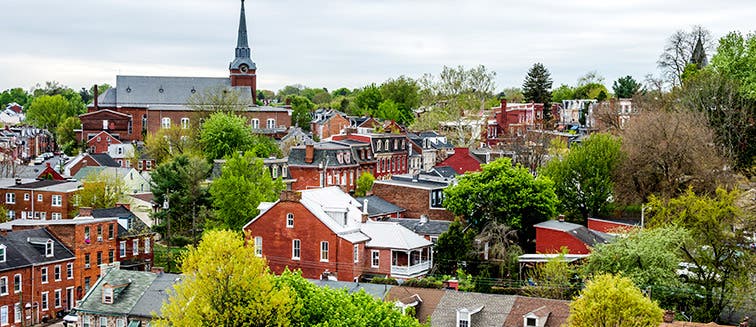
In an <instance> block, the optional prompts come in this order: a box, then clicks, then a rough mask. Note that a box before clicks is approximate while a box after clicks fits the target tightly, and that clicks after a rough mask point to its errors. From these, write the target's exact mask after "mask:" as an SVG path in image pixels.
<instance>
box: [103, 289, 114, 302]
mask: <svg viewBox="0 0 756 327" xmlns="http://www.w3.org/2000/svg"><path fill="white" fill-rule="evenodd" d="M102 303H105V304H113V288H111V287H103V288H102Z"/></svg>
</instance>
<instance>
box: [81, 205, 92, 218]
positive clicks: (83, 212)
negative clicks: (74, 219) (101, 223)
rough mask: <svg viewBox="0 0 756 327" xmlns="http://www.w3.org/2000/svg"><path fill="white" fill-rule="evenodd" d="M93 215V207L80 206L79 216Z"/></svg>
mask: <svg viewBox="0 0 756 327" xmlns="http://www.w3.org/2000/svg"><path fill="white" fill-rule="evenodd" d="M91 216H92V208H91V207H80V208H79V217H91Z"/></svg>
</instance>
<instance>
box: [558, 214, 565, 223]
mask: <svg viewBox="0 0 756 327" xmlns="http://www.w3.org/2000/svg"><path fill="white" fill-rule="evenodd" d="M558 220H559V222H560V223H563V222H564V215H559V218H558Z"/></svg>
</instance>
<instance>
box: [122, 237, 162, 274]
mask: <svg viewBox="0 0 756 327" xmlns="http://www.w3.org/2000/svg"><path fill="white" fill-rule="evenodd" d="M135 239H136V240H138V248H137V250H138V254H137V255H134V240H135ZM146 239H149V241H150V252H145V246H144V245H145V240H146ZM122 241H126V256H125V257H121V256H120V246H121V245H120V244H121V242H122ZM154 248H155V240H154V239H153V236H152V235H142V236H134V237H121V238H119V239H118V249H117V250H116V255H115V258H116V261H131V260H139V261H147V262H149V263H150V267H151V266H152V264H153V262H154V261H153V258H154V252H153V249H154ZM138 270H147V271H149V268H148V267H142V268H140V269H138Z"/></svg>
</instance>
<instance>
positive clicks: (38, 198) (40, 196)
mask: <svg viewBox="0 0 756 327" xmlns="http://www.w3.org/2000/svg"><path fill="white" fill-rule="evenodd" d="M37 202H42V194H37Z"/></svg>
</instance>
